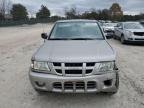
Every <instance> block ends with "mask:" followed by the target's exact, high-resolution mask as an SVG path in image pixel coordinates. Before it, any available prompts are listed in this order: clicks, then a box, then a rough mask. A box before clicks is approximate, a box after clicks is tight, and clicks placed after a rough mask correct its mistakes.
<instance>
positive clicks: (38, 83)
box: [35, 81, 45, 87]
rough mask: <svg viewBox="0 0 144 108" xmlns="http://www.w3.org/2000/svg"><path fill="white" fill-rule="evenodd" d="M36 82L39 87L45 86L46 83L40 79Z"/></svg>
mask: <svg viewBox="0 0 144 108" xmlns="http://www.w3.org/2000/svg"><path fill="white" fill-rule="evenodd" d="M35 83H36V85H37V86H38V87H44V86H45V83H40V82H38V81H36V82H35Z"/></svg>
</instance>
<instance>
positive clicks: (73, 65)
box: [65, 63, 83, 67]
mask: <svg viewBox="0 0 144 108" xmlns="http://www.w3.org/2000/svg"><path fill="white" fill-rule="evenodd" d="M82 65H83V64H82V63H65V66H66V67H82Z"/></svg>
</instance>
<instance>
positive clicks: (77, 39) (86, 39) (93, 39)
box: [71, 38, 103, 40]
mask: <svg viewBox="0 0 144 108" xmlns="http://www.w3.org/2000/svg"><path fill="white" fill-rule="evenodd" d="M71 40H103V38H73V39H71Z"/></svg>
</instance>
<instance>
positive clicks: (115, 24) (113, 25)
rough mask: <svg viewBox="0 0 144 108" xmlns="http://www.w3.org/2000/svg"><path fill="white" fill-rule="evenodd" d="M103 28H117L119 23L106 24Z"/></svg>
mask: <svg viewBox="0 0 144 108" xmlns="http://www.w3.org/2000/svg"><path fill="white" fill-rule="evenodd" d="M103 26H105V27H115V26H117V23H104V24H103Z"/></svg>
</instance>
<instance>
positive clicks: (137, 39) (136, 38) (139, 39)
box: [135, 38, 144, 40]
mask: <svg viewBox="0 0 144 108" xmlns="http://www.w3.org/2000/svg"><path fill="white" fill-rule="evenodd" d="M135 40H144V39H138V38H135Z"/></svg>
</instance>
